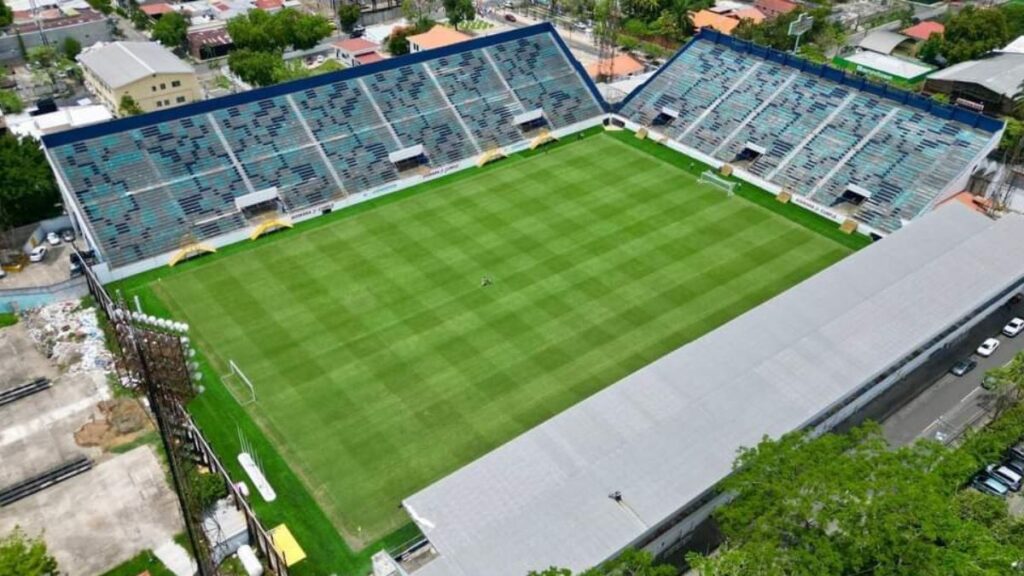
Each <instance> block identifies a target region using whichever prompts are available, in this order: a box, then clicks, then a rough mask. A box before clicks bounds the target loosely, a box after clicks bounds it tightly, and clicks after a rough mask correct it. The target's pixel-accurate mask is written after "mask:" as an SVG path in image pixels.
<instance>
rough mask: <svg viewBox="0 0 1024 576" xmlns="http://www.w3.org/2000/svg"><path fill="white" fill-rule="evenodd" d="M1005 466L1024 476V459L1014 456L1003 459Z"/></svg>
mask: <svg viewBox="0 0 1024 576" xmlns="http://www.w3.org/2000/svg"><path fill="white" fill-rule="evenodd" d="M1003 466H1006V467H1007V468H1009V469H1010V470H1013V471H1014V472H1016V473H1017V474H1018V475H1020V476H1022V477H1024V459H1020V458H1014V457H1012V456H1011V457H1010V458H1007V459H1006V460H1004V461H1003Z"/></svg>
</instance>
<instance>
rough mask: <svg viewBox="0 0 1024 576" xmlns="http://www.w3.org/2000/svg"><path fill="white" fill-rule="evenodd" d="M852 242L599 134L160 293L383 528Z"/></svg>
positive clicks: (307, 463)
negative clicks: (487, 457) (441, 485)
mask: <svg viewBox="0 0 1024 576" xmlns="http://www.w3.org/2000/svg"><path fill="white" fill-rule="evenodd" d="M328 218H333V216H331V217H328ZM849 252H850V249H848V248H846V247H844V246H842V245H840V244H839V243H837V242H835V241H833V240H831V239H828V238H826V237H824V236H822V235H819V234H817V233H815V232H812V231H810V230H808V229H807V228H805V227H802V226H800V225H798V224H795V223H794V222H792V221H790V220H788V219H786V218H784V217H782V216H779V215H778V214H776V213H774V212H772V211H770V210H768V209H766V208H764V207H761V206H758V205H757V204H755V203H753V202H750V201H748V200H746V199H744V198H741V197H738V196H737V197H732V198H730V197H727V196H726V194H725V192H723V191H722V190H720V189H718V188H714V187H711V186H708V185H703V184H698V183H697V181H696V179H695V177H694V176H693V175H691V174H690V173H688V172H687V171H685V170H682V169H680V168H677V167H675V166H673V165H670V164H669V163H667V162H665V161H663V160H661V159H658V158H656V157H654V156H652V155H650V154H647V153H646V152H644V151H641V150H639V149H637V148H636V147H635V146H633V145H630V144H627V143H624V142H621V141H619V140H618V139H616V138H615V137H613V136H611V135H606V134H602V135H599V136H594V137H590V138H586V139H584V140H582V141H580V142H573V143H571V144H567V145H564V146H560V147H557V148H554V149H552V150H550V151H549V152H545V153H541V154H537V155H534V156H531V157H529V158H524V157H513V158H510V159H506V160H503V161H502V162H501V163H500V164H498V165H496V166H493V167H488V168H486V169H483V170H479V171H477V172H475V173H473V172H471V174H470V175H468V176H466V175H457V177H456V178H454V179H452V180H451V181H447V182H444V183H441V184H440V185H437V186H433V187H431V188H430V189H429V190H424V191H422V192H415V191H414V192H413V193H410V194H406V195H404V196H403V197H401V198H399V199H397V200H395V201H390V202H382V203H380V204H379V205H376V206H373V207H371V208H370V209H367V210H363V211H360V212H358V213H355V214H352V215H350V216H346V217H338V218H336V219H334V220H333V221H331V222H329V223H328V224H326V225H323V226H316V227H309V228H308V229H302V230H297V231H293V232H289V233H288V234H287V236H286V237H283V238H279V239H275V241H273V242H266V243H263V244H259V245H256V246H253V247H252V248H250V249H246V250H240V251H238V252H236V253H233V254H230V255H225V256H224V257H216V258H213V259H211V260H209V261H208V262H203V261H202V260H199V261H197V262H195V263H193V265H190V266H189V267H187V269H185V270H182V271H180V272H177V271H176V272H175V273H173V274H170V275H168V276H167V277H165V278H163V279H162V280H160V281H159V282H156V283H154V284H153V288H154V290H155V291H156V293H157V294H158V295H159V296H160V298H161V299H162V300H163V301H164V302H165V303H166V304H167V305H168V307H170V308H171V310H172V311H173V312H174V313H175V314H176V315H177V316H178V317H179V319H183V320H185V321H187V322H189V323H190V324H191V326H192V333H193V335H194V336H195V338H196V339H197V341H198V343H199V346H200V348H201V349H202V351H203V352H204V353H205V354H206V355H207V356H208V357H209V358H210V360H211V361H212V362H213V364H214V365H215V366H217V368H218V369H219V370H220V371H221V372H222V373H223V372H226V371H227V368H226V365H227V362H228V360H229V359H230V360H234V361H235V362H236V363H237V364H238V365H239V366H240V367H241V368H242V370H243V371H244V372H245V374H246V375H247V376H248V377H249V379H250V380H251V381H252V382H253V384H254V385H255V390H256V395H257V401H256V402H255V403H251V404H248V405H247V406H246V410H248V411H249V413H250V414H251V415H252V416H253V417H254V418H255V420H256V421H257V422H258V423H259V425H260V426H261V427H262V428H263V429H264V431H265V432H266V433H267V434H268V435H269V436H270V437H271V438H272V440H273V441H274V443H275V444H276V446H277V447H278V449H279V450H280V451H281V452H282V454H283V455H284V456H285V459H286V460H287V461H288V463H289V465H290V466H291V467H292V468H293V469H294V470H296V471H297V472H299V474H300V475H301V477H302V478H303V479H304V481H305V483H306V484H307V486H308V487H309V489H310V491H311V492H312V493H313V494H315V495H316V498H317V500H318V502H319V504H320V505H321V507H322V508H323V509H324V511H325V512H326V513H327V514H328V516H329V517H330V518H331V519H332V521H333V522H334V524H335V526H336V527H338V528H339V529H341V530H342V531H343V533H345V534H346V535H348V536H350V537H354V538H355V539H356V540H360V541H364V542H365V541H368V540H371V539H374V538H376V537H379V536H382V535H384V534H386V533H388V532H389V531H391V530H393V529H395V528H397V527H399V526H401V525H403V524H405V523H407V522H408V518H407V517H406V515H405V514H404V512H402V511H401V510H400V509H399V503H400V501H401V500H402V498H404V497H406V496H408V495H410V494H412V493H414V492H416V491H417V490H419V489H420V488H423V487H425V486H427V485H428V484H430V483H431V482H433V481H434V480H437V479H439V478H441V477H443V476H445V475H446V474H448V473H450V472H453V471H454V470H456V469H458V468H459V467H460V466H462V465H464V464H467V463H469V462H470V461H472V460H474V459H475V458H477V457H479V456H482V455H483V454H485V453H487V452H488V451H489V450H491V449H493V448H495V447H497V446H499V445H501V444H502V443H504V442H506V441H508V440H510V439H512V438H513V437H515V436H516V435H518V434H520V433H522V432H525V431H526V430H528V429H529V428H531V427H533V426H535V425H537V424H538V423H540V422H542V421H544V420H545V419H547V418H550V417H551V416H554V415H555V414H557V413H559V412H561V411H562V410H565V409H566V408H568V407H569V406H572V405H573V404H575V403H577V402H579V401H581V400H583V399H584V398H586V397H587V396H589V395H591V394H593V393H595V392H597V391H599V390H601V389H602V388H604V387H606V386H608V385H610V384H612V383H614V382H615V381H617V380H618V379H620V378H622V377H624V376H626V375H627V374H629V373H630V372H633V371H635V370H637V369H639V368H640V367H642V366H644V365H645V364H648V363H650V362H652V361H653V360H655V359H657V358H658V357H660V356H662V355H664V354H666V353H667V352H669V351H671V350H673V349H675V348H677V347H679V346H681V345H683V344H685V343H686V342H688V341H690V340H693V339H695V338H697V337H699V336H701V335H702V334H704V333H706V332H708V331H709V330H711V329H713V328H715V327H716V326H719V325H720V324H722V323H724V322H726V321H728V320H730V319H731V318H733V317H735V316H737V315H739V314H741V313H743V312H744V311H746V310H748V309H750V308H751V307H753V306H755V305H757V304H759V303H760V302H763V301H764V300H766V299H768V298H770V297H771V296H773V295H775V294H778V293H779V292H782V291H783V290H785V289H786V288H788V287H789V286H791V285H793V284H795V283H797V282H799V281H801V280H803V279H804V278H807V277H808V276H810V275H812V274H814V273H815V272H817V271H819V270H821V269H822V268H824V267H826V266H828V265H830V264H832V263H833V262H835V261H837V260H839V259H840V258H842V257H844V256H845V255H846V254H848V253H849ZM484 279H487V280H488V282H485V281H484ZM236 393H238V395H239V396H243V395H242V394H241V391H239V390H236ZM738 400H740V399H738ZM684 441H688V440H687V439H680V442H684Z"/></svg>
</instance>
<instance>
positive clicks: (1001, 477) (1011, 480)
mask: <svg viewBox="0 0 1024 576" xmlns="http://www.w3.org/2000/svg"><path fill="white" fill-rule="evenodd" d="M986 470H987V471H988V474H989V476H991V477H993V478H995V479H996V480H998V481H1000V482H1002V483H1003V484H1005V485H1006V487H1007V488H1009V489H1010V490H1011V491H1013V492H1020V484H1021V475H1020V474H1018V473H1016V472H1014V471H1013V470H1012V469H1011V468H1010V467H1008V466H1004V465H998V466H997V465H995V464H993V465H991V466H989V467H988V468H986Z"/></svg>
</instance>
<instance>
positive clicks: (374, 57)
mask: <svg viewBox="0 0 1024 576" xmlns="http://www.w3.org/2000/svg"><path fill="white" fill-rule="evenodd" d="M378 50H380V45H379V44H377V43H376V42H370V41H369V40H367V39H366V38H346V39H344V40H339V41H337V42H335V43H334V55H335V57H336V58H337V59H338V61H340V62H341V63H342V64H344V65H345V66H348V67H350V68H351V67H352V66H359V65H361V64H370V63H371V62H379V61H381V60H383V59H384V57H383V56H381V55H380V52H378Z"/></svg>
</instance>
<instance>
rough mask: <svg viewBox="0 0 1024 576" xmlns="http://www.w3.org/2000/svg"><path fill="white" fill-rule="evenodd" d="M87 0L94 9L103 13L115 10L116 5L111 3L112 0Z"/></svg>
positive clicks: (108, 13)
mask: <svg viewBox="0 0 1024 576" xmlns="http://www.w3.org/2000/svg"><path fill="white" fill-rule="evenodd" d="M86 2H88V4H89V6H90V7H92V9H93V10H96V11H97V12H99V13H101V14H106V15H110V14H111V13H113V12H114V7H113V6H112V5H111V4H110V0H86Z"/></svg>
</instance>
